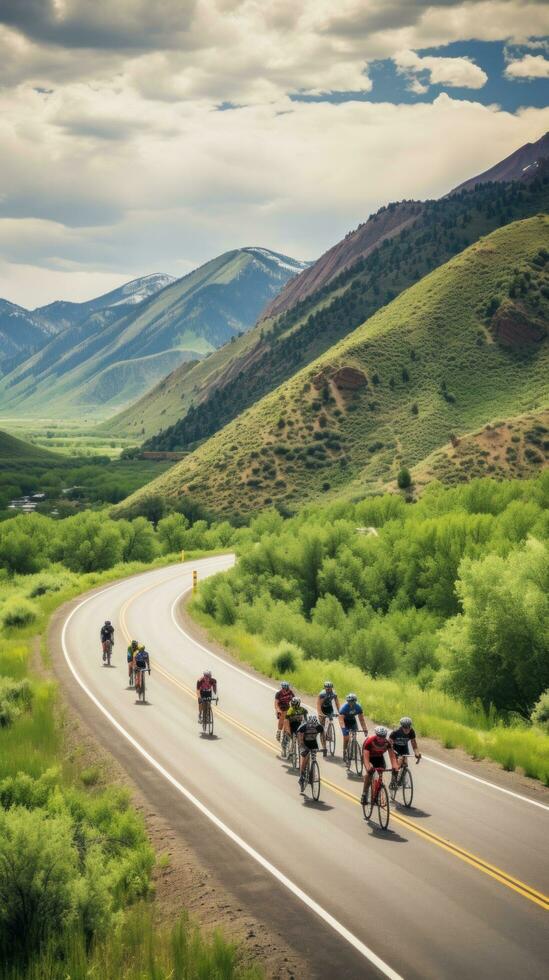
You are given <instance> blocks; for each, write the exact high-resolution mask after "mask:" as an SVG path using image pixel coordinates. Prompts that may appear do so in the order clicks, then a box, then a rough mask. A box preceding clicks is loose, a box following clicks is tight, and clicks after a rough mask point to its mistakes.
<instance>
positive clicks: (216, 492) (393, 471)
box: [134, 215, 549, 514]
mask: <svg viewBox="0 0 549 980" xmlns="http://www.w3.org/2000/svg"><path fill="white" fill-rule="evenodd" d="M548 228H549V219H548V218H547V217H545V216H543V215H539V216H537V217H534V218H531V219H528V220H526V221H521V222H516V223H515V224H512V225H508V226H506V227H505V228H503V229H500V230H498V231H496V232H494V233H493V234H492V235H490V236H488V237H487V238H486V239H481V240H480V241H479V242H478V243H477V244H476V245H473V246H471V248H469V249H467V250H466V251H465V252H463V253H462V254H460V255H458V256H457V257H456V258H454V259H452V260H451V261H450V262H448V263H447V264H446V265H444V266H442V267H441V268H439V269H436V270H435V271H434V272H432V273H431V274H430V275H428V276H426V277H425V278H424V279H423V280H421V282H419V283H418V284H417V285H415V286H412V287H411V288H410V289H408V290H406V292H404V293H403V294H402V295H401V296H399V297H398V298H397V299H396V300H395V301H394V302H392V303H390V304H389V305H388V306H386V307H384V308H383V309H381V310H380V311H379V312H378V313H376V314H375V315H374V316H373V317H371V319H369V320H368V321H367V322H366V323H364V324H363V325H362V326H361V327H359V328H358V329H357V330H355V331H353V332H352V333H351V334H350V335H349V336H348V337H346V338H345V339H344V340H343V341H341V342H340V343H339V344H336V345H335V346H334V347H332V348H331V349H330V350H329V351H327V352H326V353H325V354H324V355H323V356H322V357H320V358H318V359H317V360H316V361H314V362H313V363H312V364H310V365H309V366H308V367H307V368H304V369H303V370H302V371H300V372H298V373H297V374H296V375H295V376H294V377H293V378H292V379H291V380H290V381H288V382H286V383H285V384H284V385H282V386H281V387H280V388H278V389H277V390H276V391H275V392H273V393H272V394H270V395H267V396H266V397H265V398H263V399H262V400H261V401H260V402H258V403H257V404H255V405H254V406H253V407H252V408H250V409H248V411H246V412H244V413H243V414H242V415H241V416H239V417H238V418H237V419H235V420H234V421H233V422H231V423H229V424H228V425H227V426H226V427H225V428H224V429H222V430H221V432H218V433H217V434H216V435H214V436H213V437H212V438H210V439H209V440H208V441H207V442H206V443H205V444H204V445H202V446H201V447H200V448H199V449H197V450H196V451H195V452H193V453H192V454H191V455H190V456H188V457H186V459H184V460H182V461H181V462H180V463H178V464H176V465H175V466H174V467H173V468H172V469H171V470H170V471H169V472H168V473H166V474H164V475H163V476H161V477H159V478H158V479H157V480H156V481H155V482H154V483H153V484H151V485H150V486H148V487H147V488H143V489H142V490H140V491H138V492H137V494H136V495H135V497H134V499H135V500H138V499H139V497H140V496H144V495H146V494H148V493H151V492H153V493H160V494H164V495H166V496H168V497H179V496H181V495H183V494H188V493H190V494H192V495H193V497H196V498H197V499H198V500H200V501H201V502H203V503H205V504H206V505H207V506H209V507H211V508H213V509H215V510H216V511H218V512H225V513H228V514H231V513H244V512H246V513H248V512H249V511H250V510H256V509H260V508H261V507H263V506H266V505H269V504H270V503H272V502H277V503H280V504H282V505H283V506H286V507H290V508H295V507H296V506H297V505H298V504H299V503H301V502H303V501H306V500H311V499H315V498H317V497H318V496H319V495H320V494H322V493H323V492H325V493H329V494H330V495H338V494H340V493H341V492H343V491H345V490H346V489H348V488H349V487H353V488H355V489H356V490H357V491H359V490H362V491H363V490H364V489H365V488H368V489H372V490H375V489H379V488H381V487H382V486H383V485H385V484H386V483H387V482H388V481H389V480H391V479H394V478H395V477H396V475H397V473H398V470H399V469H400V468H401V466H402V465H403V464H406V465H407V466H409V467H412V466H414V465H417V464H418V463H420V462H421V461H422V460H424V459H425V458H426V457H428V456H429V454H430V453H432V452H433V451H435V450H436V449H437V448H439V447H442V446H444V445H445V444H446V443H447V442H448V440H449V438H450V435H451V434H452V433H458V434H459V433H462V432H470V431H474V430H475V429H476V428H479V427H480V426H481V425H484V424H486V422H487V421H489V420H491V419H494V418H508V417H510V416H513V415H518V414H521V413H524V412H527V411H529V410H531V409H533V408H535V409H537V408H538V407H543V406H545V405H546V404H547V397H548V391H547V376H548V372H549V341H548V337H547V333H545V336H544V338H543V339H542V340H540V341H538V342H537V343H533V344H528V343H527V342H526V341H524V343H522V342H520V341H519V342H517V344H516V345H515V346H506V345H504V344H503V343H500V342H498V341H497V340H496V339H495V336H494V333H493V331H492V333H491V332H490V330H491V329H492V328H491V321H490V319H489V318H487V310H488V309H489V308H490V304H491V303H492V300H493V298H494V296H495V295H496V294H497V295H499V296H503V295H506V294H507V292H508V291H510V290H511V288H512V285H513V282H514V279H515V276H516V270H517V268H520V269H523V270H524V271H525V272H527V273H528V275H530V278H531V285H532V290H531V295H530V293H527V294H526V295H525V297H523V299H522V300H521V304H522V306H521V308H523V309H524V310H525V311H526V314H527V316H528V317H529V318H530V320H531V321H532V322H534V321H536V322H540V323H542V322H544V323H547V319H548V310H549V302H548V300H547V295H549V285H548V284H549V275H548V274H549V268H548V267H547V265H546V266H544V267H542V268H539V267H538V266H537V265H536V256H537V254H538V253H539V252H540V250H543V248H544V246H545V243H546V241H547V232H548ZM529 297H530V298H529ZM526 314H525V315H526ZM481 333H482V336H483V338H484V339H483V340H482V342H481V343H479V342H478V341H479V337H480V334H481ZM341 369H347V370H349V369H353V370H354V371H356V372H358V377H359V382H360V383H359V386H358V387H356V388H354V389H349V388H345V386H344V385H340V384H339V382H338V380H337V379H338V375H337V373H336V372H337V371H339V370H341ZM334 376H335V377H334ZM360 378H361V379H362V380H361V381H360ZM412 405H416V406H417V413H418V414H415V413H414V412H412V410H411V406H412Z"/></svg>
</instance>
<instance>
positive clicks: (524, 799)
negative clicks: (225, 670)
mask: <svg viewBox="0 0 549 980" xmlns="http://www.w3.org/2000/svg"><path fill="white" fill-rule="evenodd" d="M191 588H192V586H189V588H187V589H183V592H180V593H179V595H178V596H177V597H176V599H175V600H174V602H173V604H172V608H171V617H172V620H173V623H174V625H175V626H176V628H177V629H178V630H179V632H180V633H182V634H183V636H184V637H186V639H187V640H190V641H191V643H194V644H195V646H197V647H199V648H200V650H203V651H204V653H207V654H208V656H209V657H215V659H216V660H219V661H220V662H221V663H222V664H224V666H225V667H230V668H231V669H232V670H236V672H237V673H238V674H243V675H244V677H247V678H248V679H249V680H252V681H255V683H256V684H261V686H262V687H266V688H267V689H268V690H269V691H274V692H275V693H276V690H277V688H276V687H273V686H272V685H271V684H266V683H265V681H262V680H260V679H259V677H255V675H254V674H252V673H249V672H248V671H246V670H242V668H241V667H236V666H235V664H232V663H230V662H229V661H228V660H224V659H223V657H220V656H219V654H218V653H214V652H213V651H212V650H208V648H207V647H205V646H203V645H202V643H199V642H198V640H195V638H194V636H191V635H190V633H187V632H186V630H184V629H183V627H182V626H180V624H179V623H178V622H177V619H176V618H175V607H176V606H177V604H178V603H179V602H181V599H182V598H183V596H184V595H186V594H187V592H190V590H191ZM422 759H425V761H426V762H432V763H433V764H434V765H435V766H442V768H443V769H448V770H449V771H450V772H455V773H457V775H458V776H463V777H464V778H465V779H472V780H473V781H474V782H475V783H482V785H483V786H489V787H490V789H496V790H497V791H498V792H499V793H505V794H506V796H512V797H514V799H515V800H522V802H523V803H530V804H531V805H532V806H537V807H539V808H540V809H541V810H548V811H549V806H547V804H546V803H540V802H539V800H532V799H531V797H529V796H523V795H522V794H521V793H514V792H513V791H512V790H510V789H505V787H503V786H498V784H497V783H491V782H490V781H489V780H488V779H481V777H480V776H473V774H472V773H470V772H465V770H464V769H457V768H456V767H455V766H450V765H448V763H446V762H440V760H439V759H434V758H433V756H431V755H422Z"/></svg>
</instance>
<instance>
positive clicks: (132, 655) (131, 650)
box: [126, 647, 137, 663]
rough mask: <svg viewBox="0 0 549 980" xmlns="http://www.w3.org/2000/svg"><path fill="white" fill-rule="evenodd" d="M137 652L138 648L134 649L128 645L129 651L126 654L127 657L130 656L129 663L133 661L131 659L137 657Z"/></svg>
mask: <svg viewBox="0 0 549 980" xmlns="http://www.w3.org/2000/svg"><path fill="white" fill-rule="evenodd" d="M136 652H137V651H136V650H134V649H133V647H128V652H127V654H126V656H127V658H128V663H131V661H132V660H133V658H134V657H135V654H136Z"/></svg>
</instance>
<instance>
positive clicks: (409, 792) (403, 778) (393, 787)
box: [389, 755, 421, 806]
mask: <svg viewBox="0 0 549 980" xmlns="http://www.w3.org/2000/svg"><path fill="white" fill-rule="evenodd" d="M420 758H421V757H420ZM418 762H419V759H416V765H417V764H418ZM399 790H401V792H402V802H403V803H404V806H411V805H412V800H413V798H414V780H413V777H412V773H411V771H410V767H409V765H408V756H406V755H405V756H403V757H402V764H401V766H400V769H399V772H398V776H397V777H396V779H395V778H394V777H393V779H391V782H390V784H389V792H390V794H391V799H392V800H393V802H394V801H395V799H396V795H397V793H398V791H399Z"/></svg>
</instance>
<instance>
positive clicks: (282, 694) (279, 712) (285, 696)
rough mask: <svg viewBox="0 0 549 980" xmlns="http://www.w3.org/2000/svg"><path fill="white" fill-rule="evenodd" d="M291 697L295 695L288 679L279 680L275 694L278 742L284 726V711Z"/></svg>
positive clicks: (288, 705)
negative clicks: (278, 687)
mask: <svg viewBox="0 0 549 980" xmlns="http://www.w3.org/2000/svg"><path fill="white" fill-rule="evenodd" d="M293 697H295V694H294V692H293V691H292V689H291V687H290V685H289V684H288V681H281V682H280V689H279V690H278V691H277V692H276V694H275V715H276V717H277V719H278V728H277V730H276V740H277V742H280V733H281V732H282V729H283V728H284V719H285V717H286V712H287V710H288V708H289V707H290V702H291V700H292V698H293Z"/></svg>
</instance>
